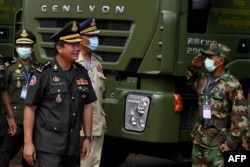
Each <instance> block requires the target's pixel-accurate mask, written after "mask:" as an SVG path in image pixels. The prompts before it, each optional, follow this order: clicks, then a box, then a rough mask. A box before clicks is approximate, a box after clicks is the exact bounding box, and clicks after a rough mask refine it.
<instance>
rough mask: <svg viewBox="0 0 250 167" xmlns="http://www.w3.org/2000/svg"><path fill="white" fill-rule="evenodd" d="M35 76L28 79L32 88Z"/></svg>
mask: <svg viewBox="0 0 250 167" xmlns="http://www.w3.org/2000/svg"><path fill="white" fill-rule="evenodd" d="M36 81H37V80H36V76H35V75H33V76H32V77H31V79H30V86H33V85H35V84H36Z"/></svg>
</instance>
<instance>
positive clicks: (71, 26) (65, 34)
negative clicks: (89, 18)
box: [50, 21, 82, 43]
mask: <svg viewBox="0 0 250 167" xmlns="http://www.w3.org/2000/svg"><path fill="white" fill-rule="evenodd" d="M50 39H51V40H54V41H55V42H58V41H63V42H66V43H75V42H81V41H82V40H81V38H80V34H79V23H78V22H77V21H70V22H68V23H67V24H66V25H65V26H64V27H63V28H62V29H61V30H60V31H58V32H56V33H55V34H53V35H52V36H51V37H50Z"/></svg>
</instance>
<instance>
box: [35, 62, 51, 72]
mask: <svg viewBox="0 0 250 167" xmlns="http://www.w3.org/2000/svg"><path fill="white" fill-rule="evenodd" d="M50 66H51V62H50V61H49V62H47V63H44V64H41V63H39V66H38V67H37V68H36V71H38V72H40V73H41V72H43V71H44V70H46V69H47V68H48V67H50Z"/></svg>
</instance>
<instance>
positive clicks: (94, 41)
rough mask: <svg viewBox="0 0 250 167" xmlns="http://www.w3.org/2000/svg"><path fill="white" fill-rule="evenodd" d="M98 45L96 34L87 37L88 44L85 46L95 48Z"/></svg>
mask: <svg viewBox="0 0 250 167" xmlns="http://www.w3.org/2000/svg"><path fill="white" fill-rule="evenodd" d="M98 46H99V39H98V37H97V36H94V37H91V38H89V45H88V46H87V47H88V48H89V49H91V50H96V48H97V47H98Z"/></svg>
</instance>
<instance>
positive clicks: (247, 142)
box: [242, 89, 250, 151]
mask: <svg viewBox="0 0 250 167" xmlns="http://www.w3.org/2000/svg"><path fill="white" fill-rule="evenodd" d="M247 104H248V127H247V129H246V132H245V134H244V136H243V143H242V146H243V147H244V148H245V149H246V150H248V151H250V89H249V92H248V98H247Z"/></svg>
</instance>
